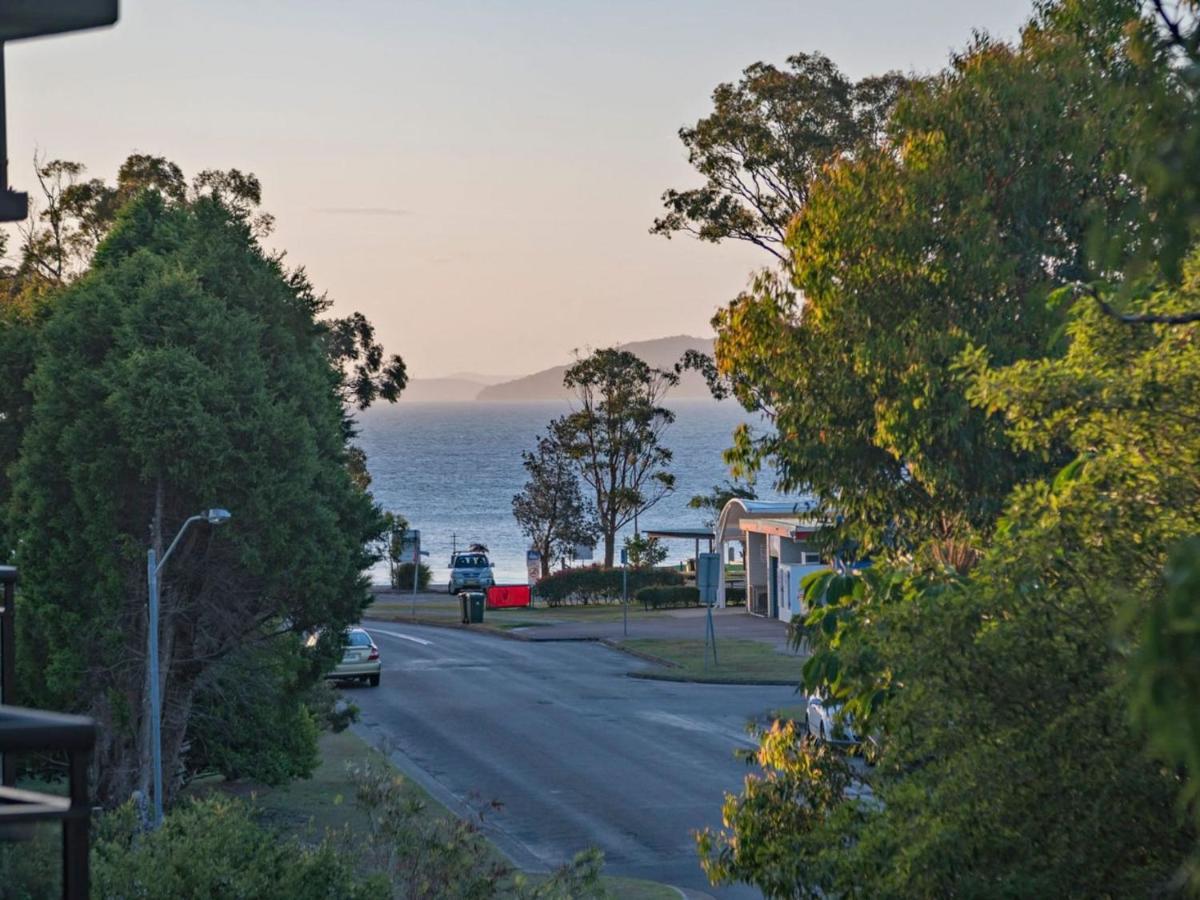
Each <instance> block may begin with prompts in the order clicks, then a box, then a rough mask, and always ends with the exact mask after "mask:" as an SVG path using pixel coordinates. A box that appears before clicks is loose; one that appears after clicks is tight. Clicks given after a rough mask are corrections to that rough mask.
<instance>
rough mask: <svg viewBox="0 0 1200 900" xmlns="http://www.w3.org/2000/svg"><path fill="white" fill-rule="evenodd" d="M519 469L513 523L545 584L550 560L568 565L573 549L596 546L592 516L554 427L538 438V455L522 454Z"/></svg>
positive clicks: (514, 498)
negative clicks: (537, 560) (535, 555)
mask: <svg viewBox="0 0 1200 900" xmlns="http://www.w3.org/2000/svg"><path fill="white" fill-rule="evenodd" d="M521 464H522V466H524V468H525V472H526V474H527V476H528V479H527V480H526V482H525V484H524V486H523V487H522V488H521V492H520V493H519V494H517V495H516V496H514V497H513V498H512V510H513V517H514V518H516V520H517V525H519V526H520V528H521V533H522V534H524V535H525V536H526V537H528V538H529V541H530V546H531V547H533V549H535V550H537V551H538V552H539V553H540V554H541V566H542V577H543V578H546V577H547V576H548V575H549V574H550V566H551V563H552V562H554V560H556V559H563V560H565V559H569V558H570V557H571V555H572V552H573V550H574V548H575V546H576V545H577V544H588V545H590V544H592V543H594V541H595V539H596V526H595V521H596V511H595V508H594V506H593V505H592V504H591V503H590V502H589V501H588V500H586V499H584V496H583V492H582V490H581V488H580V484H579V475H578V473H577V471H576V467H575V464H574V462H573V461H572V459H571V457H570V456H569V455H568V453H567V450H566V448H565V447H564V445H563V442H562V440H561V439H560V435H559V434H558V429H557V428H556V427H555V426H553V425H552V426H551V427H549V428H548V429H547V430H546V433H545V434H543V435H542V436H541V437H539V438H538V443H537V448H536V449H534V450H533V451H528V450H526V451H522V453H521Z"/></svg>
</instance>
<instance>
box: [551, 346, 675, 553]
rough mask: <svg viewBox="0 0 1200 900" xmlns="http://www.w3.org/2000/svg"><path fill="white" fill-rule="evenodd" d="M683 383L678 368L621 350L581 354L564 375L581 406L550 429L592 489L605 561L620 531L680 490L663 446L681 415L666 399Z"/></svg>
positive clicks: (564, 382) (577, 406) (557, 421)
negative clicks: (656, 365) (657, 365)
mask: <svg viewBox="0 0 1200 900" xmlns="http://www.w3.org/2000/svg"><path fill="white" fill-rule="evenodd" d="M678 383H679V376H678V375H676V374H675V373H674V372H665V371H663V370H661V369H656V368H654V367H652V366H650V365H649V364H647V363H646V362H645V361H644V360H641V359H639V358H638V357H637V356H635V355H634V354H632V353H630V352H629V351H627V350H619V349H615V348H609V349H604V350H597V351H595V352H594V353H592V354H591V355H590V356H587V357H585V358H583V359H580V360H578V361H577V362H576V363H575V364H574V365H572V366H571V367H570V368H568V369H567V372H566V374H565V375H564V376H563V384H564V385H566V387H567V388H569V389H570V390H571V391H572V392H573V394H574V402H575V409H574V410H573V411H572V412H571V413H569V414H567V415H566V416H563V417H562V418H560V419H557V420H556V421H555V422H554V424H553V426H552V427H553V430H554V433H555V435H556V439H557V440H558V441H559V442H561V444H562V447H563V450H564V452H565V453H566V454H567V456H568V457H570V459H572V460H573V461H574V462H575V465H576V466H577V468H578V471H579V477H580V478H581V479H582V480H583V482H584V484H586V485H587V486H588V487H589V488H590V489H591V491H592V495H593V498H594V503H595V508H596V526H597V530H598V531H599V533H600V536H601V537H602V538H603V540H604V565H605V566H612V564H613V560H614V558H615V548H616V539H617V532H618V531H620V530H621V529H622V528H623V527H624V526H626V525H628V524H629V523H630V522H632V521H634V519H635V518H636V517H637V516H638V515H639V514H640V513H641V512H643V511H645V510H647V509H649V508H650V507H652V506H654V505H655V504H656V503H658V502H659V501H660V500H662V498H663V497H665V496H667V495H668V494H669V493H671V492H672V491H673V490H674V489H675V476H674V475H672V474H671V472H670V469H669V466H670V464H671V460H672V453H671V451H670V450H669V449H668V448H667V447H666V446H665V445H664V444H663V435H664V432H665V431H666V429H667V428H668V427H669V426H670V425H671V423H672V422H674V421H675V414H674V413H673V412H671V410H669V409H667V408H666V407H664V406H663V405H662V400H663V397H664V395H665V394H666V392H667V391H668V390H669V389H670V388H671V387H673V386H674V385H676V384H678Z"/></svg>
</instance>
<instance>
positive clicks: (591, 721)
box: [349, 621, 797, 897]
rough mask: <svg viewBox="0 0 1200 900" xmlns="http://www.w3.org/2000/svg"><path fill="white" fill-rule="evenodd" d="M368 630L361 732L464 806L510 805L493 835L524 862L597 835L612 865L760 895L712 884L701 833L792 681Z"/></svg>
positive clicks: (564, 853)
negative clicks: (753, 734) (701, 678)
mask: <svg viewBox="0 0 1200 900" xmlns="http://www.w3.org/2000/svg"><path fill="white" fill-rule="evenodd" d="M363 625H364V627H365V628H366V629H367V630H368V631H369V632H370V633H371V634H372V635H373V636H374V637H375V640H376V643H377V644H379V646H380V650H381V656H382V658H383V679H382V685H381V687H379V688H377V689H369V688H364V689H358V690H354V691H352V692H350V693H349V698H350V699H351V700H353V701H354V702H355V703H357V704H358V705H359V706H360V707H361V709H362V718H361V721H360V722H359V723H358V724H357V725H356V726H355V730H356V731H358V733H359V734H361V735H362V736H363V737H364V738H366V739H367V740H368V741H370V742H371V743H373V744H375V745H376V746H383V747H384V748H385V749H386V750H387V752H389V754H390V756H391V758H392V760H393V761H394V762H395V763H396V765H397V766H399V767H400V768H401V769H402V770H403V771H405V772H406V773H407V774H408V775H409V776H410V777H412V778H413V779H414V780H415V781H417V782H418V783H420V784H421V785H422V786H424V787H425V788H426V789H427V790H428V791H430V793H432V794H433V795H434V796H435V797H436V798H437V799H438V800H440V801H441V802H443V803H444V804H446V805H447V806H449V807H450V808H451V809H453V810H454V811H455V812H457V813H459V814H460V815H462V814H467V813H468V812H469V810H470V809H472V808H475V807H477V806H478V805H479V804H480V802H488V801H492V800H496V801H499V802H500V803H502V804H503V807H502V808H501V809H500V810H499V811H498V812H494V813H489V815H488V816H487V819H486V823H485V831H486V832H487V833H488V836H489V837H490V838H491V839H492V840H493V841H494V842H495V843H496V844H497V845H498V846H499V847H500V848H501V849H502V850H503V851H504V852H505V853H506V854H507V855H508V856H509V857H510V858H511V859H512V861H513V862H514V863H515V864H516V865H518V866H520V867H522V868H525V869H527V870H531V871H538V870H546V869H549V868H552V867H555V866H557V865H560V864H561V863H563V862H565V861H566V860H568V859H569V858H570V857H571V856H572V855H573V854H574V853H576V852H577V851H579V850H582V849H584V848H586V847H588V846H593V845H594V846H597V847H599V848H600V849H601V850H603V851H604V854H605V859H606V869H605V871H606V872H608V873H609V874H614V875H626V876H630V877H637V878H649V879H654V880H657V881H664V882H667V883H669V884H674V885H677V886H680V887H684V888H688V889H691V890H699V891H703V892H707V893H710V894H712V895H714V896H717V897H757V896H758V893H757V892H756V891H753V890H750V889H747V888H744V887H735V888H729V889H721V890H718V889H715V888H711V887H709V885H708V883H707V880H706V879H705V877H704V874H703V872H701V870H700V867H699V864H698V862H697V858H696V853H695V846H694V843H693V840H692V836H691V831H692V830H693V829H697V828H703V827H705V826H717V825H719V824H720V808H721V801H722V796H723V793H724V792H725V791H727V790H737V789H738V788H739V786H740V784H741V781H742V778H743V777H744V775H745V773H746V771H747V767H746V765H745V763H744V762H741V761H739V760H737V759H735V758H734V755H733V753H734V750H735V749H738V748H749V747H752V746H753V742H752V741H751V740H750V738H749V736H748V735H746V733H745V731H744V727H745V724H746V722H747V721H749V720H750V719H753V718H756V717H760V716H763V715H764V714H766V713H767V712H768V711H769V710H770V709H772V708H776V707H779V706H783V705H787V704H790V703H794V702H796V696H797V695H796V694H795V692H794V690H793V689H792V688H790V687H758V686H733V685H700V684H674V683H667V682H657V681H645V680H641V679H633V678H627V677H626V676H625V673H626V672H628V671H629V670H630V669H631V667H632V668H637V667H638V666H639V665H640V663H639V662H638V661H636V660H631V659H630V658H629V657H628V656H626V655H624V654H620V653H616V652H614V651H612V650H609V649H608V648H605V647H603V646H599V645H596V644H591V643H586V642H556V643H542V642H532V641H531V642H525V641H508V640H503V639H498V638H496V637H491V636H487V635H482V634H473V633H470V632H467V631H462V630H454V629H444V628H429V627H424V628H423V627H419V626H413V625H407V624H402V623H396V622H372V621H367V622H364V623H363ZM618 625H619V623H618ZM697 896H701V895H697Z"/></svg>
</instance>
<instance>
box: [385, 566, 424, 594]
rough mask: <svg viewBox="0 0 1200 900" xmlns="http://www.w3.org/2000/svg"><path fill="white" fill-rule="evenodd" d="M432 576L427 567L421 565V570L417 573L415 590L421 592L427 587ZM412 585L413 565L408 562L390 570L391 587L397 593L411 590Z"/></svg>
mask: <svg viewBox="0 0 1200 900" xmlns="http://www.w3.org/2000/svg"><path fill="white" fill-rule="evenodd" d="M431 575H432V572H431V571H430V568H429V566H427V565H425V563H421V568H420V569H419V570H418V572H417V590H419V591H423V590H425V589H426V588H427V587H429V579H430V576H431ZM412 583H413V564H412V563H410V562H406V563H400V565H398V566H396V568H394V569H393V570H392V587H394V588H395V589H396V590H398V591H403V590H409V591H411V590H412Z"/></svg>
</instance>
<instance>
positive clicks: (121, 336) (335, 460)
mask: <svg viewBox="0 0 1200 900" xmlns="http://www.w3.org/2000/svg"><path fill="white" fill-rule="evenodd" d="M308 300H309V298H308V296H307V295H306V294H305V292H304V291H302V290H299V289H298V288H297V285H296V282H295V280H294V279H293V278H291V277H290V276H289V274H288V273H287V272H285V271H284V270H283V268H282V266H281V265H280V262H279V260H278V258H277V257H273V256H270V255H268V254H266V253H265V252H264V251H263V250H262V248H261V247H260V245H259V244H258V243H257V241H256V240H255V238H254V235H253V230H252V224H251V223H250V222H249V221H247V219H246V217H245V214H244V213H243V212H240V211H239V210H237V209H236V208H231V207H229V206H226V205H225V204H224V203H223V202H222V201H221V199H220V198H218V197H214V196H200V197H196V198H194V199H188V200H186V201H185V202H173V201H172V200H171V199H170V198H169V197H164V196H163V195H161V194H160V193H158V192H157V191H153V190H144V191H141V192H139V193H138V194H137V196H136V197H135V199H133V200H132V201H131V202H130V203H129V204H127V205H126V206H125V207H124V208H123V209H122V211H121V212H120V213H119V214H118V216H117V219H116V221H115V223H114V224H113V226H112V227H111V228H110V229H109V230H108V232H107V234H106V235H105V237H104V239H103V240H102V241H101V243H100V245H99V246H98V248H97V250H96V252H95V255H94V259H93V261H92V263H91V266H90V269H89V272H88V276H87V277H86V278H79V279H77V280H75V281H73V282H70V283H69V284H67V285H66V286H65V287H63V288H61V289H59V292H58V293H56V295H55V296H54V297H53V300H52V302H50V303H49V305H48V309H47V311H46V313H45V320H44V322H43V323H42V324H41V325H40V327H38V329H37V332H36V335H35V344H34V348H33V354H32V361H33V368H32V372H31V374H30V375H29V376H28V379H27V387H28V390H29V394H30V398H31V399H30V408H29V411H28V417H27V420H26V424H25V427H24V430H23V434H22V435H21V441H20V450H19V456H18V458H17V460H16V461H15V463H14V464H13V466H12V467H11V469H10V472H11V478H12V490H11V494H10V495H9V498H8V502H7V504H6V507H7V508H6V509H5V510H4V519H5V523H6V526H7V527H6V533H7V534H8V535H9V537H10V540H11V543H10V545H9V546H10V547H12V548H15V551H16V553H15V558H16V561H17V562H18V564H19V565H20V566H21V568H22V574H23V585H22V594H21V606H22V611H21V615H20V616H19V618H18V620H19V622H20V628H21V630H22V634H21V639H20V640H19V641H18V647H19V648H20V653H21V657H20V659H19V664H20V666H21V668H22V671H23V672H24V675H23V677H22V678H21V682H20V683H21V684H22V685H24V686H25V689H26V693H25V695H24V700H25V701H26V702H29V703H31V704H33V705H38V706H45V707H49V708H54V709H63V710H73V711H83V712H87V713H89V714H90V715H92V716H94V717H95V718H96V719H97V721H98V723H99V724H100V728H99V735H100V737H99V743H98V746H97V750H96V761H97V764H98V773H99V781H98V785H97V793H98V796H99V797H100V798H101V800H102V801H103V802H105V803H106V804H112V803H116V802H120V801H122V800H124V799H126V798H127V797H128V796H129V794H130V792H131V791H132V790H134V789H135V788H141V789H143V790H145V789H146V787H147V782H148V775H149V766H148V759H147V752H148V747H149V743H148V719H147V716H146V715H145V711H146V670H147V666H146V663H145V655H144V650H143V648H144V647H145V643H146V631H145V629H146V619H145V596H146V580H145V547H146V542H147V539H149V540H150V541H151V542H152V543H153V544H154V545H155V547H156V548H157V549H158V550H159V551H160V552H161V551H162V550H164V549H165V546H164V545H165V542H166V541H167V540H169V539H170V537H171V535H173V534H174V533H175V532H176V531H177V530H178V528H179V526H180V524H181V523H182V522H183V520H184V519H186V518H187V517H188V516H189V515H191V514H193V513H195V512H196V511H197V510H199V509H203V508H205V507H209V506H213V505H218V504H220V505H224V506H227V507H228V508H230V509H231V510H233V512H234V519H233V521H232V522H231V524H230V525H228V526H226V527H225V528H224V529H222V530H219V531H218V530H214V529H210V528H208V527H205V526H203V525H202V526H199V527H194V528H193V529H191V530H189V532H188V535H187V537H186V538H185V539H184V541H183V542H182V543H181V544H180V545H179V547H178V548H177V550H176V552H175V554H174V555H173V556H172V558H171V559H170V561H169V563H168V565H167V566H166V568H165V569H164V570H163V573H162V590H161V608H162V640H161V652H162V672H163V690H162V696H163V709H164V716H163V745H164V763H165V766H164V768H165V770H166V771H167V772H168V773H172V772H175V771H176V770H177V761H178V759H179V755H180V750H181V747H182V746H183V744H184V742H185V740H186V737H187V734H188V728H189V722H190V719H191V715H192V712H193V705H194V702H195V700H196V696H197V694H196V692H197V689H198V687H199V685H200V683H201V681H202V679H204V677H205V676H206V674H207V673H208V672H209V671H210V670H211V669H212V667H214V666H215V665H217V664H218V663H220V662H221V661H222V660H223V659H225V658H227V657H229V656H230V655H231V654H234V653H235V652H236V651H237V650H238V649H239V648H242V647H244V646H245V645H246V644H247V642H249V641H253V640H261V639H262V638H263V635H264V634H270V633H273V632H280V631H290V632H293V633H303V632H308V631H310V630H317V629H321V630H323V631H324V633H325V634H326V635H327V636H328V637H327V638H326V640H325V644H327V645H328V646H324V645H323V649H324V652H325V654H326V655H327V656H331V655H332V654H334V653H336V650H337V648H336V647H334V646H333V645H335V644H336V643H337V635H338V634H340V632H341V629H342V627H344V625H345V624H347V623H349V622H352V621H356V620H357V619H358V617H359V615H360V614H361V611H362V609H363V608H364V606H365V605H366V603H367V602H368V599H369V598H368V594H367V591H366V582H365V579H364V577H363V574H362V573H363V571H364V569H365V568H366V567H367V565H368V564H369V562H370V554H369V552H368V550H367V546H368V545H369V543H370V542H372V541H373V540H375V539H376V537H377V536H378V533H379V531H380V530H381V528H382V521H381V518H380V515H379V512H378V510H377V509H376V508H375V506H374V505H373V503H372V502H371V500H370V497H369V496H368V495H367V494H365V493H364V492H363V491H361V490H359V489H358V488H356V487H355V485H354V484H353V483H352V481H351V478H350V473H349V471H348V469H347V466H346V458H347V443H346V441H347V437H346V431H345V429H344V427H343V424H344V419H343V416H344V412H343V406H342V403H341V397H340V395H339V385H340V375H339V373H338V371H337V370H336V369H335V368H334V367H333V366H332V365H331V363H330V359H329V356H328V355H327V354H326V352H325V348H324V347H323V346H322V343H321V341H320V340H319V339H318V336H319V334H320V330H321V328H320V325H319V323H318V321H317V320H316V319H315V311H314V308H313V306H312V304H311V303H310V302H308ZM317 671H318V672H319V667H317ZM173 787H174V785H173V783H172V782H169V785H168V792H169V793H170V792H172V791H173Z"/></svg>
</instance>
